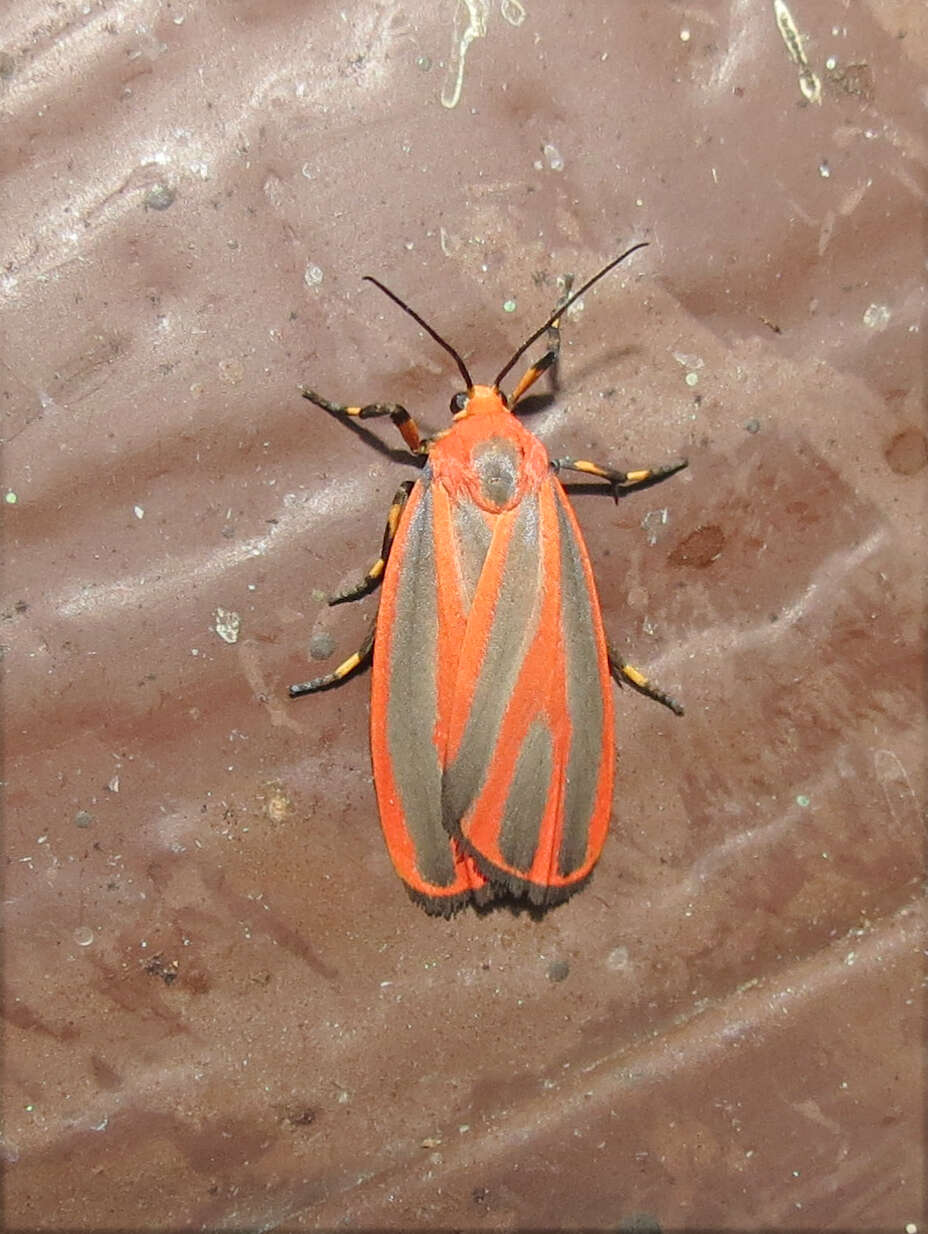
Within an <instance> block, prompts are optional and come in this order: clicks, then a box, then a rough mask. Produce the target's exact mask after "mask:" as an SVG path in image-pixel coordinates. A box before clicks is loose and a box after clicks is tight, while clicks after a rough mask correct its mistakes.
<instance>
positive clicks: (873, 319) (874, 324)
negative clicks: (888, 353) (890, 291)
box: [864, 304, 892, 330]
mask: <svg viewBox="0 0 928 1234" xmlns="http://www.w3.org/2000/svg"><path fill="white" fill-rule="evenodd" d="M891 315H892V314H891V313H890V311H889V308H888V306H887V305H885V304H871V305H868V307H867V309H866V310H865V312H864V325H865V326H868V327H869V328H870V329H871V330H885V329H886V327H887V326H888V325H889V319H890V317H891Z"/></svg>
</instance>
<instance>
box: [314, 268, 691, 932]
mask: <svg viewBox="0 0 928 1234" xmlns="http://www.w3.org/2000/svg"><path fill="white" fill-rule="evenodd" d="M644 247H645V246H644V244H636V245H634V246H633V247H632V248H630V249H628V251H627V252H625V253H623V254H622V255H621V256H620V257H617V258H615V260H613V261H610V262H609V264H608V265H606V266H604V267H603V269H602V270H600V271H599V272H598V273H597V274H596V275H594V276H593V278H591V279H589V280H588V281H587V282H586V283H584V285H583V286H582V287H581V288H580V289H579V291H576V292H574V293H573V294H572V295H570V296H567V297H566V298H565V299H563V300H562V302H561V303H560V304H559V305H558V308H557V309H556V310H555V312H554V313H553V314H552V316H551V317H550V318H549V319H548V320H547V321H546V322H545V323H544V325H543V326H541V327H540V328H539V329H538V330H536V331H535V332H534V333H533V334H532V336H531V337H530V338H529V339H527V340H526V342H525V343H523V344H522V346H521V347H520V348H519V349H518V351H517V352H516V353H515V355H514V356H513V357H512V358H511V359H510V361H509V362H508V364H506V366H505V367H504V368H503V369H502V370H501V371H500V373H499V374H498V376H497V378H496V380H495V381H494V382H493V385H492V386H481V385H475V384H474V383H473V381H472V380H471V377H470V373H469V372H468V371H467V367H466V365H465V364H464V361H463V360H462V359H461V357H460V355H459V354H458V353H457V352H456V351H455V350H454V348H453V347H451V345H450V344H449V343H447V342H445V340H444V339H443V338H441V336H440V335H439V334H437V333H436V331H435V330H433V329H432V327H431V326H429V325H428V324H427V323H426V322H425V321H423V319H422V318H421V317H420V316H419V315H418V314H417V313H415V312H414V311H413V310H412V309H411V308H410V307H409V306H408V305H407V304H405V303H404V302H403V301H402V300H401V299H400V298H399V297H398V296H396V295H395V294H394V293H393V292H392V291H390V290H389V289H388V288H386V287H384V285H383V284H382V283H380V282H378V280H377V279H374V278H370V277H369V279H368V281H370V282H372V283H374V284H375V285H376V286H377V287H379V288H380V289H381V291H383V292H384V293H385V294H386V295H388V296H389V297H390V299H391V300H393V301H394V302H395V303H396V304H398V305H399V306H400V308H402V309H403V310H404V311H405V312H407V313H408V314H409V315H410V316H411V317H413V318H414V319H415V321H417V322H418V323H419V325H420V326H422V328H423V329H424V330H426V331H427V333H428V334H429V335H431V337H432V338H433V339H434V340H435V341H436V342H437V343H439V344H440V346H442V347H443V348H444V349H445V351H447V352H448V353H449V354H450V355H451V356H453V357H454V360H455V362H456V363H457V366H458V368H459V370H460V372H461V376H462V377H463V379H464V383H465V390H464V391H463V392H462V393H460V394H456V395H455V396H454V397H453V398H452V400H451V411H452V415H453V423H452V425H451V427H450V428H449V429H446V430H445V431H443V432H440V433H437V434H436V435H435V436H434V437H422V435H421V434H420V432H419V429H418V427H417V425H416V423H415V421H414V420H413V419H412V417H411V416H410V415H409V413H408V412H407V411H406V410H405V408H403V407H401V406H399V405H398V404H395V403H373V404H370V405H368V406H365V407H347V406H344V405H342V404H338V403H331V402H329V400H328V399H324V398H322V397H321V396H320V395H318V394H317V393H316V392H315V391H313V390H309V389H305V388H304V389H303V394H304V396H305V397H306V398H308V399H309V400H310V402H312V403H315V404H316V406H318V407H321V408H322V409H323V410H325V411H328V412H331V413H332V414H334V415H336V416H353V417H358V418H359V419H365V420H366V419H369V418H372V417H375V416H389V417H390V418H391V420H392V421H393V423H394V424H395V425H396V426H397V428H398V429H399V431H400V433H401V434H402V436H403V440H404V441H405V442H406V445H407V446H408V447H409V449H410V450H411V451H412V453H413V454H414V455H415V456H416V458H417V459H418V460H419V461H420V462H421V464H422V473H421V475H420V477H419V479H418V480H417V481H415V482H414V483H413V482H411V481H408V482H406V483H404V484H403V485H402V487H401V488H400V489H399V491H398V492H397V494H396V496H395V498H394V500H393V504H392V505H391V507H390V512H389V515H388V517H387V527H386V531H385V533H384V539H383V547H382V550H381V554H380V557H379V558H378V559H377V561H376V562H375V563H374V565H373V566H372V567H371V568H370V570H369V571H368V572H367V574H366V575H365V577H364V580H363V581H362V582H361V584H360V585H359V586H357V587H355V588H353V589H351V590H350V591H347V592H344V593H342V594H339V595H336V596H334V597H332V599H331V600H330V603H332V604H336V603H340V602H342V601H345V600H353V599H357V598H358V597H359V596H362V595H364V594H366V593H367V592H368V591H370V590H372V589H373V588H374V587H375V586H376V585H377V584H378V583H379V582H380V581H381V579H382V582H383V590H382V592H381V598H380V605H379V609H378V614H377V620H376V623H375V626H374V628H372V630H371V632H370V634H369V635H368V637H367V639H366V640H365V642H364V645H363V646H362V647H361V649H360V650H359V651H358V652H356V653H355V655H353V656H351V657H349V659H347V660H345V661H344V663H342V664H340V665H339V666H338V667H337V668H336V669H335V670H334V671H333V672H331V673H328V674H327V675H325V676H324V677H317V678H315V679H314V680H312V681H307V682H304V683H302V684H300V685H295V686H291V687H290V695H291V697H296V696H298V695H301V694H309V693H312V692H313V691H315V690H320V689H323V688H325V687H327V686H331V685H334V684H335V683H336V682H339V681H342V680H343V679H344V678H345V677H347V676H348V675H349V674H350V673H352V672H353V671H354V670H355V669H356V668H357V667H358V666H359V665H360V664H362V663H363V662H364V661H365V660H366V659H367V658H368V657H369V656H370V655H371V654H372V653H373V684H372V689H371V754H372V762H373V769H374V783H375V786H376V790H377V800H378V804H379V807H380V819H381V823H382V826H383V832H384V836H385V838H386V842H387V848H388V849H389V851H390V856H391V858H392V860H393V864H394V866H395V867H396V871H397V873H398V874H399V876H400V878H401V879H402V880H403V882H404V883H405V884H406V886H407V888H408V890H409V892H410V894H411V896H412V897H413V899H415V900H416V901H418V902H419V903H420V904H421V905H422V906H423V907H424V908H425V909H426V910H427V911H428V912H430V913H436V914H442V915H444V916H448V915H449V914H451V913H452V912H454V911H455V910H456V909H458V908H460V907H461V906H462V905H464V904H466V903H467V902H469V901H474V902H477V903H481V902H484V901H486V900H488V899H491V898H492V897H493V896H495V895H496V894H498V893H500V892H502V893H506V892H508V893H510V894H513V895H516V896H527V897H528V899H529V901H530V902H531V903H533V904H535V905H548V904H554V903H557V902H558V901H560V900H564V899H566V898H567V896H569V895H570V894H571V893H572V892H574V891H577V890H578V889H579V888H580V887H582V886H583V885H584V883H585V882H586V881H587V879H588V878H589V877H590V873H591V872H592V869H593V867H594V865H595V864H596V861H597V860H598V858H599V855H600V852H601V851H602V847H603V843H604V841H605V838H606V831H607V829H608V825H609V815H610V811H611V805H612V778H613V759H614V751H613V722H612V691H611V686H610V674H611V675H613V676H615V678H616V679H617V680H618V681H620V682H622V681H626V682H629V683H630V684H631V685H633V686H634V687H635V688H636V689H638V690H640V691H641V692H643V693H645V694H648V695H650V696H651V697H652V698H655V699H657V700H658V701H660V702H662V703H664V704H665V705H666V706H668V707H670V708H671V709H672V710H673V711H675V712H677V713H678V714H682V708H681V707H680V706H679V704H677V703H676V702H674V700H673V699H672V698H670V697H669V696H668V695H666V694H664V693H663V692H662V691H660V690H658V689H657V688H656V687H655V686H653V685H652V684H651V683H650V682H649V680H648V679H647V677H645V676H644V675H643V674H642V673H639V672H638V671H637V670H636V669H634V668H632V667H631V665H628V664H625V662H624V661H623V660H621V659H620V658H619V656H618V655H616V654H615V652H614V650H613V649H612V648H610V646H609V644H608V643H607V641H606V637H605V634H604V632H603V623H602V617H601V615H600V608H599V601H598V599H597V595H596V585H595V583H594V580H593V573H592V570H591V568H590V561H589V557H588V556H587V551H586V547H585V545H584V543H583V538H582V536H581V534H580V529H579V527H578V525H577V520H576V518H575V516H574V513H573V510H572V509H571V507H570V503H569V502H568V500H567V495H566V493H565V492H564V489H563V487H562V486H561V484H560V481H559V480H558V478H557V476H558V473H559V472H562V471H576V472H581V473H583V474H584V475H591V476H598V477H600V478H602V479H603V480H605V481H607V483H608V485H609V487H610V490H611V491H612V492H613V494H614V495H615V497H616V500H617V499H618V494H619V492H620V491H621V490H623V489H625V488H629V487H632V486H634V485H639V484H643V483H645V482H647V481H654V480H658V479H661V478H663V477H665V476H668V475H671V474H672V473H673V472H675V471H678V470H679V469H680V468H682V467H685V466H686V462H685V460H680V461H677V462H673V463H669V464H666V465H665V466H663V467H657V468H641V469H639V470H636V471H615V470H613V469H611V468H609V467H603V466H600V465H599V464H597V463H592V462H588V461H585V460H583V459H573V458H561V459H549V457H548V454H547V452H546V450H545V448H544V446H543V445H542V444H541V442H540V441H539V440H538V439H537V438H536V437H534V436H533V435H532V434H531V433H529V432H528V431H527V429H525V428H523V427H522V425H521V424H520V423H519V421H518V420H517V419H516V417H515V416H514V415H513V414H512V409H513V407H514V406H515V404H516V403H517V402H518V400H519V399H520V398H521V397H522V396H523V395H524V394H525V392H526V391H527V390H528V389H529V388H530V387H531V386H532V385H533V384H534V382H535V381H537V380H538V378H539V377H540V376H541V374H542V373H544V372H545V371H546V369H548V368H550V367H551V366H552V365H553V364H554V363H555V361H556V360H557V357H558V351H559V347H560V331H559V319H560V316H561V314H562V313H563V312H564V310H565V309H566V308H568V307H569V305H571V304H572V303H573V302H574V301H575V300H577V299H578V298H579V297H580V296H582V295H583V294H584V292H586V291H587V290H588V289H589V288H590V287H591V286H592V285H593V284H594V283H595V282H597V280H598V279H600V278H602V277H603V275H604V274H607V273H608V272H609V271H610V270H611V269H612V268H613V267H614V266H617V265H618V264H619V262H620V261H623V260H624V259H625V258H626V257H628V256H629V254H631V253H633V252H635V250H636V249H639V248H644ZM546 331H547V332H548V335H549V339H548V349H547V351H546V352H545V353H544V355H543V356H542V357H541V359H540V360H538V362H537V363H536V364H534V365H532V367H531V368H529V370H528V371H527V372H526V373H525V375H524V377H523V378H522V380H521V381H520V382H519V383H518V385H517V386H516V388H515V390H514V391H513V393H512V395H511V396H510V397H509V398H508V399H507V398H506V396H505V394H503V393H502V392H501V390H500V383H501V382H502V380H503V378H504V377H505V376H506V374H507V373H508V372H509V370H510V369H511V368H512V367H513V365H514V364H515V363H516V361H517V360H518V359H519V357H520V356H521V355H522V354H523V353H524V352H525V351H527V350H528V348H529V347H530V346H531V345H532V344H533V343H534V342H535V341H536V340H537V339H539V338H540V337H541V336H542V334H544V333H545V332H546Z"/></svg>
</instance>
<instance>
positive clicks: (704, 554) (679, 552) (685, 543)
mask: <svg viewBox="0 0 928 1234" xmlns="http://www.w3.org/2000/svg"><path fill="white" fill-rule="evenodd" d="M724 547H725V533H724V532H723V531H722V529H721V527H719V526H717V525H716V524H715V523H709V524H707V525H706V526H705V527H697V528H696V530H695V531H691V532H690V534H689V535H688V536H687V537H686V538H685V539H684V540H681V541H680V543H679V544H678V545H677V547H676V548H675V549H674V550H673V551H672V552H671V553H670V557H669V560H670V563H671V565H675V566H697V567H698V568H699V569H703V568H704V567H705V566H709V565H711V564H712V562H713V561H715V559H716V558H717V557H719V556H721V553H722V549H723V548H724Z"/></svg>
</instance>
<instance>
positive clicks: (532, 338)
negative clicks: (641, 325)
mask: <svg viewBox="0 0 928 1234" xmlns="http://www.w3.org/2000/svg"><path fill="white" fill-rule="evenodd" d="M647 247H648V241H647V240H641V241H640V242H639V243H638V244H633V245H632V247H631V248H630V249H626V250H625V252H624V253H623V254H622V255H621V257H614V258H613V259H612V261H610V262H609V263H608V264H607V265H605V266H603V268H602V269H601V270H599V271H598V272H597V273H596V274H594V275H593V277H592V278H591V279H587V281H586V282H585V283H584V284H583V286H582V287H581V288H580V290H579V291H575V292H574V293H573V294H572V295H571V296H568V298H567V299H566V300H565V301H564V303H563V304H561V305H560V306H559V307H558V308H556V309H555V310H554V312H553V313H552V314H551V316H550V317H549V318H548V320H547V321H546V322H545V324H544V325H543V326H539V327H538V329H537V330H536V331H535V333H534V334H532V335H530V336H529V337H528V338H527V339H526V340H525V342H524V343H523V344H522V346H521V347H520V348H519V350H518V351H517V352H516V353H515V355H514V356H513V357H512V359H511V360H510V361H509V363H508V364H506V365H505V366H504V367H503V368H502V369H500V372H499V374H498V376H497V378H496V381H494V382H493V388H494V390H498V389H499V385H500V382H501V381H502V380H503V378H504V377H505V376H506V374H507V373H508V372H509V370H510V369H511V368H512V366H513V365H514V364H515V362H516V360H518V359H519V357H520V356H521V355H523V354H524V353H525V352H526V351H528V349H529V348H530V347H531V345H532V343H534V342H535V340H536V339H540V338H541V336H542V335H543V334H544V332H545V331H546V330H547V329H548V327H549V326H553V325H554V323H555V322H556V321H557V319H558V318H559V317H560V316H561V314H562V313H565V312H566V311H567V309H569V308H570V306H571V305H572V304H573V303H574V302H575V301H576V300H579V299H580V297H581V296H582V295H583V293H584V292H585V291H589V290H590V288H591V287H592V286H593V284H594V283H598V282H599V280H600V279H601V278H602V277H603V275H604V274H608V273H609V271H610V270H613V269H615V267H616V266H617V265H618V264H619V262H620V261H624V260H625V258H626V257H631V255H632V253H637V251H638V250H639V249H646V248H647ZM373 281H374V282H376V279H375V280H373ZM378 286H379V284H378ZM386 290H387V289H386V288H384V291H386ZM391 294H392V293H391V292H387V295H391ZM393 298H394V300H395V299H396V297H395V296H394V297H393ZM403 308H406V306H405V304H404V305H403ZM406 311H407V312H410V311H411V310H409V309H406ZM413 316H414V317H415V313H413ZM416 320H417V321H418V320H420V319H419V318H416ZM422 324H423V325H425V322H422ZM425 328H426V330H428V326H425ZM429 333H430V334H431V333H432V331H429ZM439 342H441V340H440V339H439ZM442 346H444V347H447V346H448V345H447V343H443V344H442ZM448 350H449V351H450V350H451V348H450V347H449V348H448ZM458 363H460V361H458Z"/></svg>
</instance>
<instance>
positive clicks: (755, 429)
mask: <svg viewBox="0 0 928 1234" xmlns="http://www.w3.org/2000/svg"><path fill="white" fill-rule="evenodd" d="M744 427H745V429H746V430H747V432H749V433H759V432H760V420H745V422H744Z"/></svg>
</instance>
